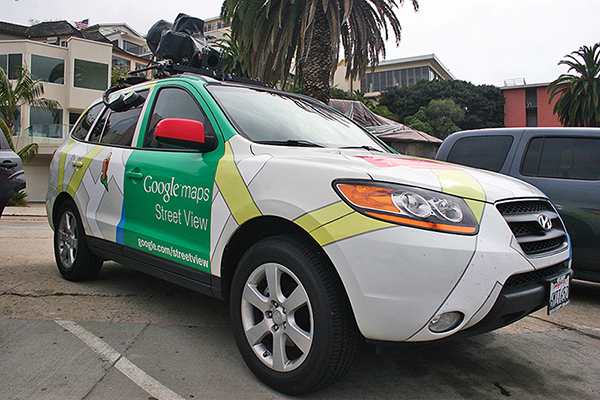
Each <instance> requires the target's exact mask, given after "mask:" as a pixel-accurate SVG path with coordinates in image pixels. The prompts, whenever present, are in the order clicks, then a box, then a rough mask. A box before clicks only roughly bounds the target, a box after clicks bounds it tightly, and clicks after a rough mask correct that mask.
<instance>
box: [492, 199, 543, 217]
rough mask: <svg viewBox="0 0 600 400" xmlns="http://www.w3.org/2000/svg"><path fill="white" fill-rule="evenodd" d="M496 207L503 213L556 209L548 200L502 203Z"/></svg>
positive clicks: (538, 211) (525, 212) (524, 212)
mask: <svg viewBox="0 0 600 400" xmlns="http://www.w3.org/2000/svg"><path fill="white" fill-rule="evenodd" d="M496 207H497V208H498V211H500V214H502V215H508V214H527V213H535V212H537V213H540V212H543V211H554V208H552V205H550V203H548V202H547V201H518V202H512V203H500V204H498V205H497V206H496Z"/></svg>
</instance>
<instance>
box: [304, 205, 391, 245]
mask: <svg viewBox="0 0 600 400" xmlns="http://www.w3.org/2000/svg"><path fill="white" fill-rule="evenodd" d="M392 226H396V225H393V224H390V223H387V222H383V221H379V220H376V219H373V218H369V217H365V216H364V215H362V214H359V213H357V212H352V213H351V214H348V215H346V216H344V217H342V218H339V219H336V220H334V221H332V222H331V223H329V224H326V225H323V226H321V227H320V228H317V229H316V230H314V231H312V232H311V235H312V237H313V238H314V239H315V240H316V241H317V242H318V243H319V244H320V245H321V246H325V245H328V244H330V243H333V242H337V241H339V240H342V239H347V238H349V237H352V236H356V235H360V234H362V233H367V232H371V231H376V230H379V229H383V228H389V227H392Z"/></svg>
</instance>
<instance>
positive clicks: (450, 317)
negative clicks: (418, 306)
mask: <svg viewBox="0 0 600 400" xmlns="http://www.w3.org/2000/svg"><path fill="white" fill-rule="evenodd" d="M463 318H464V315H463V314H462V313H460V312H458V311H451V312H447V313H443V314H440V315H436V316H435V317H433V319H432V320H431V322H430V323H429V330H430V331H431V332H434V333H443V332H448V331H451V330H452V329H454V328H456V327H457V326H458V325H460V323H461V322H462V320H463Z"/></svg>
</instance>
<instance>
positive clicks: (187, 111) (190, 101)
mask: <svg viewBox="0 0 600 400" xmlns="http://www.w3.org/2000/svg"><path fill="white" fill-rule="evenodd" d="M165 118H183V119H191V120H194V121H199V122H202V124H203V125H204V131H205V132H207V133H209V132H210V133H212V132H213V128H212V126H211V125H210V122H209V121H208V118H206V115H205V114H204V112H203V111H202V109H201V108H200V106H199V105H198V103H197V102H196V100H195V99H194V98H193V97H192V95H191V94H189V93H188V92H187V91H185V90H183V89H180V88H174V87H166V88H163V89H160V91H159V92H158V95H157V97H156V101H155V103H154V107H153V108H152V115H151V117H150V123H149V124H148V128H147V130H146V135H145V137H144V147H148V148H167V149H181V147H179V146H175V145H171V144H166V143H161V142H158V141H156V140H155V139H154V130H155V129H156V125H157V124H158V123H159V122H160V121H161V120H163V119H165Z"/></svg>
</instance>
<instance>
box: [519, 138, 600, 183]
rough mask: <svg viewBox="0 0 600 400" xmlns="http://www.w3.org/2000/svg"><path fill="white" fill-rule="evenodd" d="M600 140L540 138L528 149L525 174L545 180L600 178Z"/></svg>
mask: <svg viewBox="0 0 600 400" xmlns="http://www.w3.org/2000/svg"><path fill="white" fill-rule="evenodd" d="M598 160H600V139H596V138H582V137H579V138H567V137H536V138H533V139H532V140H531V141H530V142H529V145H528V146H527V151H526V153H525V157H524V159H523V163H522V165H521V174H522V175H525V176H537V177H542V178H560V179H582V180H598V179H600V163H599V162H598Z"/></svg>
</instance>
